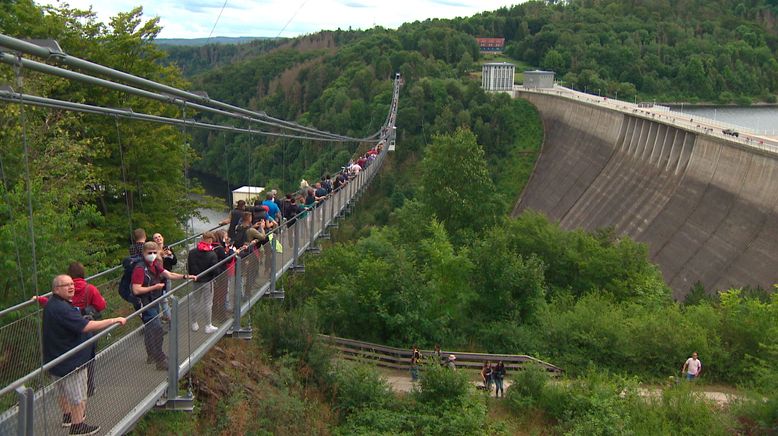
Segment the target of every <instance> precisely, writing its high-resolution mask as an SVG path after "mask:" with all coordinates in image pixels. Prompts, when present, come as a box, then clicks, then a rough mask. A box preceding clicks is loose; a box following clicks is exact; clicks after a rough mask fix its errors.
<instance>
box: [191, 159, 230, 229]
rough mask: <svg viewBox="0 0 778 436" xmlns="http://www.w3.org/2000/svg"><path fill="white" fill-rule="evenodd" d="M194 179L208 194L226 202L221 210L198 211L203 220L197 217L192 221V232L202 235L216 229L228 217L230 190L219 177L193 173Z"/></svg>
mask: <svg viewBox="0 0 778 436" xmlns="http://www.w3.org/2000/svg"><path fill="white" fill-rule="evenodd" d="M192 177H193V178H195V179H197V180H198V181H199V182H200V184H201V185H202V187H203V189H204V190H205V193H206V194H208V195H210V196H212V197H217V198H221V199H223V200H224V207H223V208H221V209H204V208H203V209H198V210H197V211H198V212H200V215H202V218H197V217H195V218H193V219H192V230H193V232H194V233H202V232H205V231H206V230H211V229H212V228H214V227H216V225H217V224H218V223H219V221H221V220H223V219H224V218H226V217H227V215H228V213H229V210H230V209H229V206H228V205H227V195H228V192H229V190H228V189H227V183H226V182H225V181H224V180H220V179H219V178H218V177H214V176H212V175H210V174H204V173H200V172H197V171H192ZM230 188H233V189H234V188H235V187H234V186H231V187H230Z"/></svg>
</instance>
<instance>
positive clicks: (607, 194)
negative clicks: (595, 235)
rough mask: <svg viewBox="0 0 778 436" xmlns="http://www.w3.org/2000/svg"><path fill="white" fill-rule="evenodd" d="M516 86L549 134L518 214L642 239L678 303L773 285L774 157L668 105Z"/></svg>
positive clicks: (777, 176) (777, 245)
mask: <svg viewBox="0 0 778 436" xmlns="http://www.w3.org/2000/svg"><path fill="white" fill-rule="evenodd" d="M515 93H516V95H517V96H518V97H521V98H525V99H527V100H529V101H530V102H532V103H533V104H534V105H535V106H536V107H537V108H538V111H539V112H540V115H541V118H542V120H543V123H544V130H545V139H544V143H543V148H542V151H541V155H540V157H539V158H538V161H537V163H536V167H535V171H534V172H533V175H532V177H531V179H530V181H529V183H528V184H527V186H526V188H525V190H524V192H523V194H522V196H521V198H520V199H519V201H518V202H517V204H516V207H515V209H514V211H513V214H514V216H515V215H516V214H518V213H520V212H521V211H523V210H525V209H534V210H537V211H540V212H543V213H544V214H546V215H547V216H548V217H549V218H551V219H553V220H556V221H558V222H559V223H560V225H561V226H562V227H563V228H566V229H576V228H580V229H584V230H589V231H591V230H594V229H597V228H603V227H612V228H613V229H614V230H615V231H616V233H617V234H627V235H629V236H631V237H632V238H634V239H635V240H637V241H640V242H644V243H646V244H647V245H648V249H649V257H650V259H651V260H652V261H653V262H655V263H656V264H658V265H659V267H660V269H661V271H662V274H663V275H664V278H665V280H666V282H667V283H668V284H669V285H670V287H671V288H672V289H673V295H674V297H675V298H682V297H683V296H685V295H686V294H687V293H688V292H689V290H690V288H691V287H692V286H693V285H694V284H695V283H697V282H699V283H701V284H702V285H703V286H704V287H705V289H706V291H708V292H712V291H714V290H722V289H728V288H730V287H741V286H761V287H762V288H764V289H768V290H769V289H772V285H773V283H776V282H778V201H777V200H778V152H775V151H771V150H770V149H769V148H768V147H766V146H764V145H761V146H756V143H755V144H754V146H750V145H748V144H746V143H743V141H744V140H743V138H742V137H741V138H739V139H738V140H735V139H731V140H730V139H726V138H723V137H721V129H720V128H719V129H715V130H710V129H706V126H705V125H703V126H701V127H700V128H695V126H696V124H697V122H695V121H694V120H692V123H689V124H688V125H686V124H684V123H681V122H676V121H674V120H673V117H672V114H673V113H669V112H667V113H665V114H664V115H662V114H659V113H653V112H651V111H643V110H638V109H637V108H634V107H627V106H617V105H618V104H625V105H626V103H622V102H608V101H607V100H603V99H599V98H596V97H595V98H589V99H587V98H582V97H581V95H583V94H579V95H574V94H572V93H570V94H569V95H565V94H564V93H563V92H558V94H556V95H555V94H554V93H550V92H549V93H539V92H528V91H522V90H517V91H515ZM588 97H591V96H588ZM629 106H632V105H629ZM679 115H680V114H679ZM688 121H689V120H688V116H687V119H686V122H687V123H688ZM741 136H742V135H741ZM774 150H778V148H775V149H774Z"/></svg>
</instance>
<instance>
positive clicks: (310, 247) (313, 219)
mask: <svg viewBox="0 0 778 436" xmlns="http://www.w3.org/2000/svg"><path fill="white" fill-rule="evenodd" d="M314 211H316V208H315V207H314V208H312V209H311V210H310V211H309V212H308V213H309V214H310V217H311V235H310V236H311V240H310V244H309V245H308V250H306V251H308V252H309V253H318V252H319V251H320V250H319V247H317V246H316V215H315V214H314Z"/></svg>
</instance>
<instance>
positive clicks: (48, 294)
mask: <svg viewBox="0 0 778 436" xmlns="http://www.w3.org/2000/svg"><path fill="white" fill-rule="evenodd" d="M222 227H224V226H222V225H219V226H216V227H214V228H212V229H210V230H208V231H209V232H212V231H214V230H217V229H220V228H222ZM198 237H200V234H196V235H193V236H188V237H186V238H184V239H181V240H180V241H176V242H174V243H172V244H170V245H169V246H170V247H171V248H172V247H175V246H178V245H181V244H184V243H187V242H189V241H191V240H193V239H197V238H198ZM121 268H122V266H121V265H116V266H113V267H111V268H108V269H106V270H103V271H100V272H98V273H97V274H94V275H91V276H89V277H87V278H85V279H84V280H86V281H87V282H90V281H93V280H95V279H97V278H100V277H103V276H105V275H108V274H110V273H113V272H116V271H119V270H120V269H121ZM51 295H52V292H51V291H49V292H46V293H45V294H41V295H38V297H51ZM35 303H36V302H35V301H33V300H32V299H27V300H25V301H22V302H21V303H18V304H15V305H13V306H11V307H7V308H5V309H3V310H0V318H2V317H4V316H5V315H8V314H9V313H11V312H15V311H17V310H20V309H24V308H25V307H27V306H29V305H31V304H35Z"/></svg>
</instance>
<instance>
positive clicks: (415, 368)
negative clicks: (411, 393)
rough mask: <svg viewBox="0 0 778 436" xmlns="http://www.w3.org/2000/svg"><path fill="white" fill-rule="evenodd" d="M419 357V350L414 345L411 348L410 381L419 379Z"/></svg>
mask: <svg viewBox="0 0 778 436" xmlns="http://www.w3.org/2000/svg"><path fill="white" fill-rule="evenodd" d="M419 359H421V352H419V347H417V346H416V345H414V346H413V348H412V349H411V381H414V382H415V381H419Z"/></svg>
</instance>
